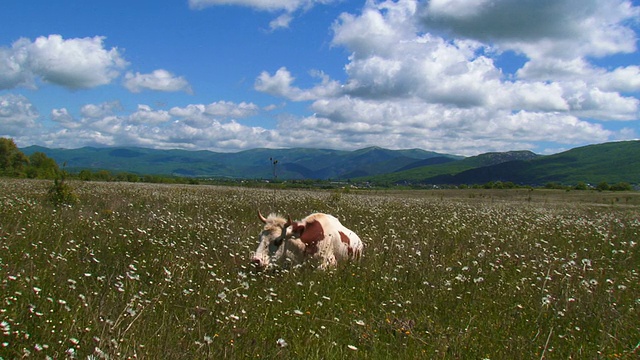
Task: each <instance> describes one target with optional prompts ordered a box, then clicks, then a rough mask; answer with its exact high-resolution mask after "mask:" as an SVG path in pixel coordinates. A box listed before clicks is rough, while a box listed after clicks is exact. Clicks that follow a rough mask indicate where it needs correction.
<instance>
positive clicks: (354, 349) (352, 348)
mask: <svg viewBox="0 0 640 360" xmlns="http://www.w3.org/2000/svg"><path fill="white" fill-rule="evenodd" d="M347 347H348V348H349V349H350V350H353V351H358V348H357V347H355V346H353V345H347Z"/></svg>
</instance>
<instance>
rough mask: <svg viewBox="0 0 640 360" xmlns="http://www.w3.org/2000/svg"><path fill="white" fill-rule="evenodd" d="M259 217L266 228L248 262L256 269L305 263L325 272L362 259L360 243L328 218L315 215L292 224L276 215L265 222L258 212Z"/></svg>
mask: <svg viewBox="0 0 640 360" xmlns="http://www.w3.org/2000/svg"><path fill="white" fill-rule="evenodd" d="M258 217H259V219H260V221H262V222H263V223H264V224H265V225H264V228H263V230H262V232H261V233H260V244H259V245H258V249H257V250H256V252H255V253H254V255H253V257H252V258H251V262H252V263H253V264H254V265H255V266H256V267H257V268H259V269H268V268H272V267H275V266H282V265H284V264H287V263H288V264H291V265H297V264H302V263H303V262H305V261H308V260H313V261H316V262H319V263H320V268H321V269H326V268H328V267H332V266H335V265H337V264H338V263H339V262H342V261H345V260H348V259H353V258H356V259H357V258H360V256H362V251H363V243H362V240H360V238H359V237H358V235H356V233H354V232H353V231H351V230H349V229H347V228H346V227H344V225H342V224H341V223H340V221H338V219H336V218H335V217H333V216H331V215H327V214H321V213H317V214H312V215H309V216H307V217H306V218H304V219H302V220H300V221H295V222H293V221H291V217H288V218H287V219H285V218H284V217H281V216H277V215H275V214H270V215H269V216H268V217H266V218H265V217H264V216H262V214H260V212H258Z"/></svg>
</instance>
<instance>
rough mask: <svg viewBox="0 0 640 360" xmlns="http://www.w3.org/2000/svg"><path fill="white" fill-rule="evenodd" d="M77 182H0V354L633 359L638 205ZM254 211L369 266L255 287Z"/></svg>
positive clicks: (305, 273) (630, 199)
mask: <svg viewBox="0 0 640 360" xmlns="http://www.w3.org/2000/svg"><path fill="white" fill-rule="evenodd" d="M70 185H71V186H73V187H74V192H75V193H76V194H77V195H78V199H79V201H78V203H76V204H75V205H73V206H58V207H54V206H52V205H50V204H49V202H48V201H47V191H48V189H49V188H50V186H51V182H38V181H25V180H8V179H0V357H2V358H4V359H14V358H21V357H32V358H47V357H50V358H54V359H60V358H74V357H75V358H82V359H86V358H87V357H91V358H109V359H120V358H145V359H158V358H164V359H206V358H210V359H220V358H256V359H263V358H264V359H273V358H302V359H342V358H348V357H349V358H350V357H354V358H363V359H388V358H397V359H416V358H435V359H437V358H445V359H449V358H453V359H483V358H490V359H513V358H523V359H531V358H536V359H542V358H548V359H555V358H558V359H568V358H574V359H575V358H589V359H594V358H602V359H609V358H629V359H631V358H635V357H637V356H638V355H639V354H640V349H639V346H640V327H639V326H638V319H640V285H639V284H640V274H639V269H640V251H639V246H638V242H640V235H639V233H640V220H639V219H640V211H639V210H640V207H639V206H638V196H637V195H638V194H637V193H626V194H616V195H615V196H616V197H615V198H612V197H610V196H609V195H607V194H608V193H595V192H568V193H567V192H562V191H555V192H552V191H544V192H543V191H538V190H534V191H532V192H529V193H526V192H522V191H495V190H494V191H486V192H483V191H479V190H474V191H471V190H469V191H456V192H453V191H451V192H449V191H447V192H444V191H443V192H438V191H431V192H394V193H390V192H380V193H336V192H333V193H329V192H319V191H318V192H312V191H294V190H277V191H275V192H274V190H261V189H248V188H222V187H209V186H177V185H173V186H167V185H151V184H124V183H70ZM257 208H260V209H261V210H262V212H263V213H266V212H269V211H277V212H280V213H282V214H291V215H292V216H293V217H294V218H302V217H304V216H306V215H308V214H309V213H311V212H314V211H323V212H328V213H331V214H334V215H336V216H337V217H338V218H339V219H341V220H342V222H343V223H344V224H345V225H346V226H347V227H349V228H351V229H353V230H354V231H356V232H357V233H358V234H359V235H360V237H361V238H362V239H363V240H364V241H365V243H366V248H365V257H364V259H362V261H361V262H359V263H350V264H345V265H342V266H340V267H339V268H337V269H335V270H332V271H328V272H322V271H317V270H314V269H310V268H306V267H303V268H300V269H295V270H290V271H288V270H284V271H280V272H277V273H254V272H253V271H252V270H251V268H250V266H248V259H249V256H250V254H251V252H252V251H253V250H254V249H255V247H256V246H257V234H258V233H259V231H260V228H261V226H260V225H261V224H260V222H259V221H258V219H257V215H256V209H257ZM279 339H282V340H280V344H281V345H282V344H283V343H282V341H284V342H286V346H281V345H278V341H279Z"/></svg>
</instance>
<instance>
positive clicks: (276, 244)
mask: <svg viewBox="0 0 640 360" xmlns="http://www.w3.org/2000/svg"><path fill="white" fill-rule="evenodd" d="M282 240H283V239H282V238H277V239H275V240H273V245H275V246H277V247H280V245H282Z"/></svg>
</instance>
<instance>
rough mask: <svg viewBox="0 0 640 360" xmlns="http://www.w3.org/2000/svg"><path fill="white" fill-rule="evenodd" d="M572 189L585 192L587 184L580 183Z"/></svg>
mask: <svg viewBox="0 0 640 360" xmlns="http://www.w3.org/2000/svg"><path fill="white" fill-rule="evenodd" d="M574 189H576V190H587V189H588V187H587V184H586V183H585V182H584V181H580V182H578V183H577V184H576V186H575V187H574Z"/></svg>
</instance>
